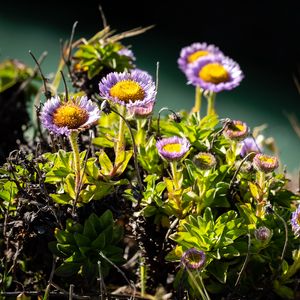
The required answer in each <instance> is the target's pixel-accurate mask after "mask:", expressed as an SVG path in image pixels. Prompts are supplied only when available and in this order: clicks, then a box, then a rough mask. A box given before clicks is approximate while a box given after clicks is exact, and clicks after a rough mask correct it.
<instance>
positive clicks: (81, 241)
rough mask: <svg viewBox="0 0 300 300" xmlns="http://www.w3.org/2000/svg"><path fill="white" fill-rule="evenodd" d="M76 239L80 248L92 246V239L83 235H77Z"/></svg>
mask: <svg viewBox="0 0 300 300" xmlns="http://www.w3.org/2000/svg"><path fill="white" fill-rule="evenodd" d="M74 238H75V241H76V244H77V245H78V247H85V246H86V247H88V246H90V244H91V241H90V239H89V238H88V237H87V236H84V235H83V234H81V233H75V234H74Z"/></svg>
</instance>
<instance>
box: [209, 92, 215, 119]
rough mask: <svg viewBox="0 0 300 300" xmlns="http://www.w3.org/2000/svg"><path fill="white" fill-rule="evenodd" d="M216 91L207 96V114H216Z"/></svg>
mask: <svg viewBox="0 0 300 300" xmlns="http://www.w3.org/2000/svg"><path fill="white" fill-rule="evenodd" d="M215 101H216V93H214V92H211V93H210V94H209V96H208V98H207V115H208V116H212V115H215V114H216V111H215Z"/></svg>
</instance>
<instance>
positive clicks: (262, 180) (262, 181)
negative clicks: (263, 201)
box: [256, 171, 266, 193]
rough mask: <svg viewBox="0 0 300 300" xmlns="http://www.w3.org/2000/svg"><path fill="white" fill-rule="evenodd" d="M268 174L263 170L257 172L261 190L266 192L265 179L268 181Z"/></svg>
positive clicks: (257, 180)
mask: <svg viewBox="0 0 300 300" xmlns="http://www.w3.org/2000/svg"><path fill="white" fill-rule="evenodd" d="M265 175H266V174H265V173H264V172H262V171H257V173H256V182H257V184H258V185H259V187H260V189H261V191H262V192H263V193H264V189H265V181H266V176H265Z"/></svg>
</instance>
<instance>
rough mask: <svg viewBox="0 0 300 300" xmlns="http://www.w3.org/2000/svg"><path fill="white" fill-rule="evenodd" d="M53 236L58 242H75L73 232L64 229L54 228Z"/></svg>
mask: <svg viewBox="0 0 300 300" xmlns="http://www.w3.org/2000/svg"><path fill="white" fill-rule="evenodd" d="M55 237H56V239H57V241H58V242H59V243H60V244H73V243H74V242H75V241H74V236H73V234H72V233H69V232H67V231H64V230H60V229H57V230H55Z"/></svg>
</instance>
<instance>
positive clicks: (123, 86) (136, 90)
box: [109, 80, 145, 102]
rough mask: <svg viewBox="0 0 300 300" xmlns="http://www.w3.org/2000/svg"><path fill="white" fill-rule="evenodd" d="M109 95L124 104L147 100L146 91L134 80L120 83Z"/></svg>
mask: <svg viewBox="0 0 300 300" xmlns="http://www.w3.org/2000/svg"><path fill="white" fill-rule="evenodd" d="M109 93H110V95H111V96H112V97H115V98H118V99H119V100H121V101H124V102H129V100H131V101H137V100H143V99H144V98H145V91H144V90H143V88H142V87H141V86H140V85H139V84H138V83H137V82H135V81H133V80H122V81H119V82H118V83H116V84H115V85H114V86H113V87H112V88H111V89H110V91H109Z"/></svg>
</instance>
